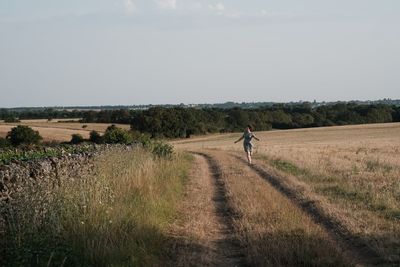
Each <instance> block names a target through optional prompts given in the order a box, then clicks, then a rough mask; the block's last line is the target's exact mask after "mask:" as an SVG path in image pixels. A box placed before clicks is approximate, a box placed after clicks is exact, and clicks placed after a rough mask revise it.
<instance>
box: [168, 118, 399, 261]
mask: <svg viewBox="0 0 400 267" xmlns="http://www.w3.org/2000/svg"><path fill="white" fill-rule="evenodd" d="M399 133H400V124H399V123H391V124H373V125H356V126H341V127H327V128H316V129H298V130H287V131H270V132H260V133H257V136H258V137H259V138H260V139H261V142H259V143H256V141H255V143H256V149H255V166H254V168H251V169H250V168H249V167H246V166H245V165H243V166H242V164H244V162H243V159H244V158H245V157H244V153H243V152H241V151H242V146H241V145H235V144H233V142H234V141H235V140H236V139H237V138H238V137H239V136H240V134H224V135H212V136H205V137H197V138H193V139H191V140H178V141H173V142H172V143H173V144H174V145H175V146H176V147H177V148H179V149H184V150H189V151H209V152H207V153H211V154H212V153H215V154H216V155H217V158H222V160H220V165H221V169H222V170H226V172H228V173H229V172H230V175H227V177H228V178H226V179H227V180H229V179H233V180H234V181H235V183H237V181H236V180H240V181H242V184H241V185H240V186H239V188H241V190H237V192H236V193H231V194H230V197H231V198H232V199H235V198H240V194H241V192H242V191H243V190H244V188H246V187H248V186H250V185H249V184H250V183H251V184H253V185H254V184H258V186H256V187H254V188H253V189H252V190H248V191H247V192H246V193H245V196H242V198H243V199H242V200H240V201H238V203H241V205H244V203H245V201H244V199H246V198H248V199H249V200H248V201H253V202H254V203H263V205H262V206H264V205H267V206H268V204H267V203H269V202H275V207H276V212H277V213H281V214H286V215H282V216H284V217H285V218H282V220H289V221H293V220H290V219H289V218H290V216H289V215H287V213H285V209H287V205H286V204H285V205H286V206H285V205H283V204H282V203H281V202H282V201H280V200H278V199H279V198H283V199H286V200H288V201H289V202H291V203H293V204H294V205H295V206H296V207H297V208H299V209H300V210H302V211H303V212H304V213H305V215H304V216H305V217H301V218H302V219H301V220H300V221H301V222H303V223H306V222H307V221H308V220H311V222H312V223H314V224H316V225H317V227H316V228H318V227H320V229H321V231H322V232H321V233H325V234H323V235H321V236H325V235H326V236H325V237H323V238H327V239H328V240H331V243H330V244H332V247H334V248H336V249H337V250H335V251H337V252H340V251H343V255H344V257H342V258H341V257H340V256H338V257H334V258H336V259H342V260H339V261H340V262H342V263H344V262H346V260H349V261H350V262H352V263H355V264H361V265H383V266H386V265H391V266H397V265H399V264H400V256H399V255H400V243H399V242H400V217H399V214H400V198H399V196H400V182H399V179H398V177H399V176H400V157H399V153H398V152H399V151H400V134H399ZM210 151H211V152H210ZM232 153H233V154H232ZM229 155H231V156H229ZM232 157H233V158H232ZM228 159H229V160H228ZM239 170H240V171H239ZM235 172H236V174H235ZM249 173H252V174H249ZM249 175H250V176H255V177H256V176H259V178H257V179H256V180H257V181H258V182H255V181H254V178H250V177H248V176H249ZM232 176H234V177H237V178H236V179H235V178H232ZM271 177H273V178H271ZM250 180H251V181H252V182H250ZM261 180H263V181H261ZM262 184H269V185H270V186H272V187H273V188H275V189H277V192H276V193H271V192H269V193H264V194H269V195H271V194H277V195H279V197H277V196H275V197H274V198H273V199H268V200H267V199H265V197H264V196H263V195H264V194H262V195H259V194H258V193H257V192H258V191H260V190H261V189H260V188H262V187H263V186H265V185H262ZM227 188H228V191H229V190H233V189H232V188H230V187H229V186H227ZM271 190H272V189H271ZM254 203H253V204H249V205H250V206H251V205H256V204H254ZM262 206H260V207H259V208H260V209H261V208H262ZM249 209H250V208H249ZM239 210H240V209H239ZM247 210H248V209H245V211H244V212H239V214H241V216H242V220H250V217H251V216H252V214H246V212H247ZM264 213H267V212H264ZM264 213H263V214H264ZM263 214H257V215H255V216H254V219H252V220H251V221H250V222H249V223H248V224H249V225H250V226H248V227H249V229H252V230H251V231H253V230H254V228H253V227H256V226H255V225H256V224H257V223H260V224H263V223H264V224H265V223H266V222H267V221H268V220H270V219H271V218H270V217H269V216H264V215H263ZM271 216H272V215H271ZM243 218H244V219H243ZM307 218H308V219H307ZM242 226H243V224H242ZM311 228H315V226H313V227H311ZM249 231H250V230H249ZM251 231H250V232H251ZM238 232H239V233H240V232H241V231H238ZM245 232H246V231H245ZM299 238H300V239H303V238H305V237H304V236H303V237H299ZM244 240H247V241H248V240H249V239H247V238H244ZM303 241H304V242H305V240H303ZM278 243H279V242H278ZM278 243H275V244H278ZM324 243H326V242H325V241H324ZM328 243H329V242H328ZM328 243H327V244H328ZM249 246H251V245H249V244H247V245H246V247H249ZM262 247H263V245H261V244H260V245H259V247H258V248H256V251H260V250H261V251H262V249H263V248H262ZM257 249H259V250H257ZM245 254H246V257H247V259H252V257H254V259H255V260H249V262H251V263H252V264H253V263H254V264H255V265H259V266H263V264H266V265H270V264H272V263H271V262H269V263H267V262H265V261H264V262H263V263H262V264H261V263H260V262H257V253H253V255H255V256H251V253H250V252H249V251H247V252H246V253H245ZM336 255H339V254H336ZM297 257H300V256H299V255H297ZM318 258H320V259H321V260H323V259H324V257H323V256H318ZM343 259H346V260H343ZM258 260H259V259H258ZM349 261H347V262H349ZM320 264H321V263H320ZM338 264H339V263H338ZM273 265H285V266H288V265H291V264H285V263H284V262H274V263H273Z"/></svg>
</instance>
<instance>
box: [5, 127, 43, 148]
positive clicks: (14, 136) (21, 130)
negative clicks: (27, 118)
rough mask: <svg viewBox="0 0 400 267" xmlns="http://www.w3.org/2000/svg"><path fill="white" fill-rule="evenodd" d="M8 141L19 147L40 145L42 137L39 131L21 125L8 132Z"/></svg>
mask: <svg viewBox="0 0 400 267" xmlns="http://www.w3.org/2000/svg"><path fill="white" fill-rule="evenodd" d="M7 139H8V140H9V142H10V143H11V144H12V145H13V146H18V145H21V144H25V145H29V144H38V143H39V142H40V140H42V137H41V136H40V134H39V132H38V131H34V130H33V129H32V128H30V127H28V126H23V125H19V126H17V127H15V128H12V129H11V131H10V132H8V134H7Z"/></svg>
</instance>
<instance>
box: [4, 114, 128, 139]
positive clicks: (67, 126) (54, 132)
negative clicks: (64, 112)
mask: <svg viewBox="0 0 400 267" xmlns="http://www.w3.org/2000/svg"><path fill="white" fill-rule="evenodd" d="M78 120H79V119H64V120H52V121H48V120H22V121H21V122H19V123H5V122H3V121H0V137H5V136H6V135H7V133H8V132H9V131H10V130H11V129H12V128H13V127H15V126H17V125H26V126H29V127H32V128H33V129H34V130H35V131H39V133H40V135H41V136H42V137H43V139H44V141H57V142H67V141H70V140H71V135H72V134H80V135H82V136H83V137H84V138H89V133H90V132H91V131H93V130H94V131H98V132H100V133H103V132H105V130H106V129H107V127H108V126H110V125H111V124H109V123H80V122H78ZM74 121H75V122H74ZM116 126H118V127H120V128H123V129H127V130H128V129H130V125H126V124H116Z"/></svg>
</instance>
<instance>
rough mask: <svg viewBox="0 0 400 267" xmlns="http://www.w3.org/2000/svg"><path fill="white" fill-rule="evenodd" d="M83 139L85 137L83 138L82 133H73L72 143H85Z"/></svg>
mask: <svg viewBox="0 0 400 267" xmlns="http://www.w3.org/2000/svg"><path fill="white" fill-rule="evenodd" d="M83 141H84V139H83V137H82V135H80V134H73V135H72V138H71V141H70V143H71V144H74V145H77V144H80V143H83Z"/></svg>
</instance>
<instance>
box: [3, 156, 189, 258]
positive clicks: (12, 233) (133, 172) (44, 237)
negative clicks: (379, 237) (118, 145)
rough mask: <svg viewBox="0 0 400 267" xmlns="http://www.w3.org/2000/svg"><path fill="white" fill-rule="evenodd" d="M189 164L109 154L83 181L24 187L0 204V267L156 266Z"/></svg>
mask: <svg viewBox="0 0 400 267" xmlns="http://www.w3.org/2000/svg"><path fill="white" fill-rule="evenodd" d="M190 164H191V158H190V157H189V156H187V155H182V154H177V155H175V156H174V157H173V158H171V159H166V158H162V157H156V156H154V155H153V154H151V153H149V152H146V151H144V150H140V149H137V150H135V151H117V152H114V153H108V154H105V155H103V156H101V157H100V158H99V159H98V162H97V167H96V170H95V174H93V175H90V176H88V177H66V178H62V180H61V184H62V185H61V186H60V187H56V188H54V187H53V185H52V183H49V182H48V181H47V182H43V183H34V184H33V183H32V184H27V185H25V186H24V191H23V192H21V194H19V195H18V197H17V198H16V199H15V200H13V201H12V202H10V203H8V204H7V205H5V204H4V203H2V204H1V205H2V206H1V208H2V212H3V214H7V218H8V219H7V222H8V223H7V227H6V233H5V237H6V238H5V240H4V244H2V245H3V251H2V255H4V257H3V259H0V265H2V266H47V265H48V264H49V266H61V265H64V266H155V265H162V262H163V260H164V258H165V257H166V252H165V250H164V247H165V244H166V241H167V239H168V238H167V233H166V231H167V227H168V225H169V224H170V223H171V221H172V220H173V219H174V216H175V213H176V206H177V204H178V203H179V201H180V200H181V197H182V195H183V188H184V182H185V179H186V177H187V171H188V169H189V167H190ZM71 178H74V179H71Z"/></svg>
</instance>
